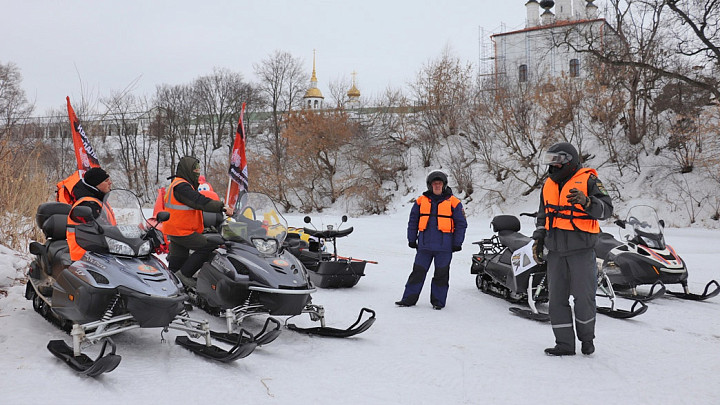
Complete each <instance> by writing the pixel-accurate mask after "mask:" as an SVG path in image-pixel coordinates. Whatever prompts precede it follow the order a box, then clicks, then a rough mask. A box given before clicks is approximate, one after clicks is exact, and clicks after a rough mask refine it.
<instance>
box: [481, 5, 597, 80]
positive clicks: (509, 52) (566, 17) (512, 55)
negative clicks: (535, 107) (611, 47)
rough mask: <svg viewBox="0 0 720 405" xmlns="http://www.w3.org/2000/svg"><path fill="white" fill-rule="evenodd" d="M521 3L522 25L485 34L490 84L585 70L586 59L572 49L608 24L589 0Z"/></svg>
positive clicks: (577, 74)
mask: <svg viewBox="0 0 720 405" xmlns="http://www.w3.org/2000/svg"><path fill="white" fill-rule="evenodd" d="M525 8H526V12H527V19H526V24H525V28H523V29H519V30H514V31H508V32H500V33H496V34H493V35H491V36H490V39H491V42H492V50H493V55H492V56H491V57H490V58H487V57H486V58H485V59H486V60H488V59H491V60H492V61H493V63H492V73H491V75H492V79H493V83H494V85H495V86H502V85H506V84H514V83H537V82H539V81H541V80H544V79H547V78H550V77H560V76H568V77H585V76H587V75H588V74H589V72H590V69H589V66H588V64H589V63H590V60H589V59H588V58H587V57H586V56H585V55H584V54H583V53H581V52H578V51H577V50H576V49H578V46H581V45H582V43H583V42H585V41H588V40H592V39H593V38H599V39H601V38H602V37H603V35H604V31H605V29H606V26H607V23H606V22H605V20H604V19H602V18H599V17H598V8H597V6H596V5H595V4H594V0H558V1H552V0H543V1H540V2H538V1H536V0H529V1H527V3H525ZM541 10H542V13H541ZM553 10H555V12H553ZM481 54H482V48H481Z"/></svg>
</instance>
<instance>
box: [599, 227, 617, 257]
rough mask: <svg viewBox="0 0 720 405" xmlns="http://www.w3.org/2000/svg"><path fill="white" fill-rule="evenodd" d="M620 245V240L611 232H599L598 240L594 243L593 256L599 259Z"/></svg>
mask: <svg viewBox="0 0 720 405" xmlns="http://www.w3.org/2000/svg"><path fill="white" fill-rule="evenodd" d="M621 245H622V242H620V241H618V240H617V239H615V238H614V237H613V236H612V235H611V234H609V233H607V232H600V235H598V240H597V242H596V243H595V256H597V257H598V258H600V259H605V258H606V257H607V256H608V254H609V253H610V251H611V250H613V249H615V248H616V247H618V246H621Z"/></svg>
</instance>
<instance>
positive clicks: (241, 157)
mask: <svg viewBox="0 0 720 405" xmlns="http://www.w3.org/2000/svg"><path fill="white" fill-rule="evenodd" d="M244 114H245V103H243V105H242V110H240V120H239V121H238V126H237V130H236V131H235V142H234V143H233V148H232V154H231V155H230V170H229V171H228V175H229V176H230V184H229V187H228V191H227V196H226V198H225V201H226V203H227V205H229V206H231V207H233V208H234V207H235V204H236V203H237V201H238V199H239V198H240V192H241V191H247V189H248V169H247V159H246V158H245V140H246V137H245V126H244V124H243V115H244Z"/></svg>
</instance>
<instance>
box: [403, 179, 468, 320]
mask: <svg viewBox="0 0 720 405" xmlns="http://www.w3.org/2000/svg"><path fill="white" fill-rule="evenodd" d="M426 184H427V188H428V189H427V191H425V192H424V193H423V195H421V196H420V197H418V198H417V199H416V200H415V204H413V207H412V209H411V211H410V220H409V221H408V228H407V237H408V246H410V247H411V248H413V249H417V253H416V254H415V263H414V264H413V269H412V272H411V273H410V277H409V278H408V281H407V284H405V291H404V292H403V297H402V299H401V300H400V301H397V302H395V304H396V305H399V306H401V307H409V306H413V305H415V304H416V303H417V300H418V299H419V298H420V292H421V291H422V288H423V284H424V283H425V276H426V275H427V272H428V270H429V269H430V263H432V262H433V261H435V274H434V276H433V279H432V284H431V287H430V303H431V304H432V306H433V308H435V309H442V308H443V307H445V301H446V299H447V293H448V286H449V284H448V282H449V280H450V260H451V259H452V254H453V252H458V251H460V250H461V249H462V243H463V240H465V229H466V228H467V220H466V219H465V211H464V210H463V206H462V203H461V202H460V200H459V199H457V198H456V197H455V196H453V194H452V189H451V188H450V187H448V185H447V175H445V173H443V172H441V171H434V172H432V173H430V174H429V175H428V176H427V179H426Z"/></svg>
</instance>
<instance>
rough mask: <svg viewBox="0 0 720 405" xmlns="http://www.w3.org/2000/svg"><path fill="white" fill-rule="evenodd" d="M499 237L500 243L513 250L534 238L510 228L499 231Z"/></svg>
mask: <svg viewBox="0 0 720 405" xmlns="http://www.w3.org/2000/svg"><path fill="white" fill-rule="evenodd" d="M498 237H499V238H500V243H502V244H503V245H505V246H507V247H508V248H509V249H510V250H511V251H513V252H514V251H516V250H518V249H520V248H521V247H523V246H525V245H527V244H528V243H530V241H531V240H532V238H531V237H529V236H525V235H523V234H521V233H520V232H515V231H510V230H506V231H500V232H498Z"/></svg>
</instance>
